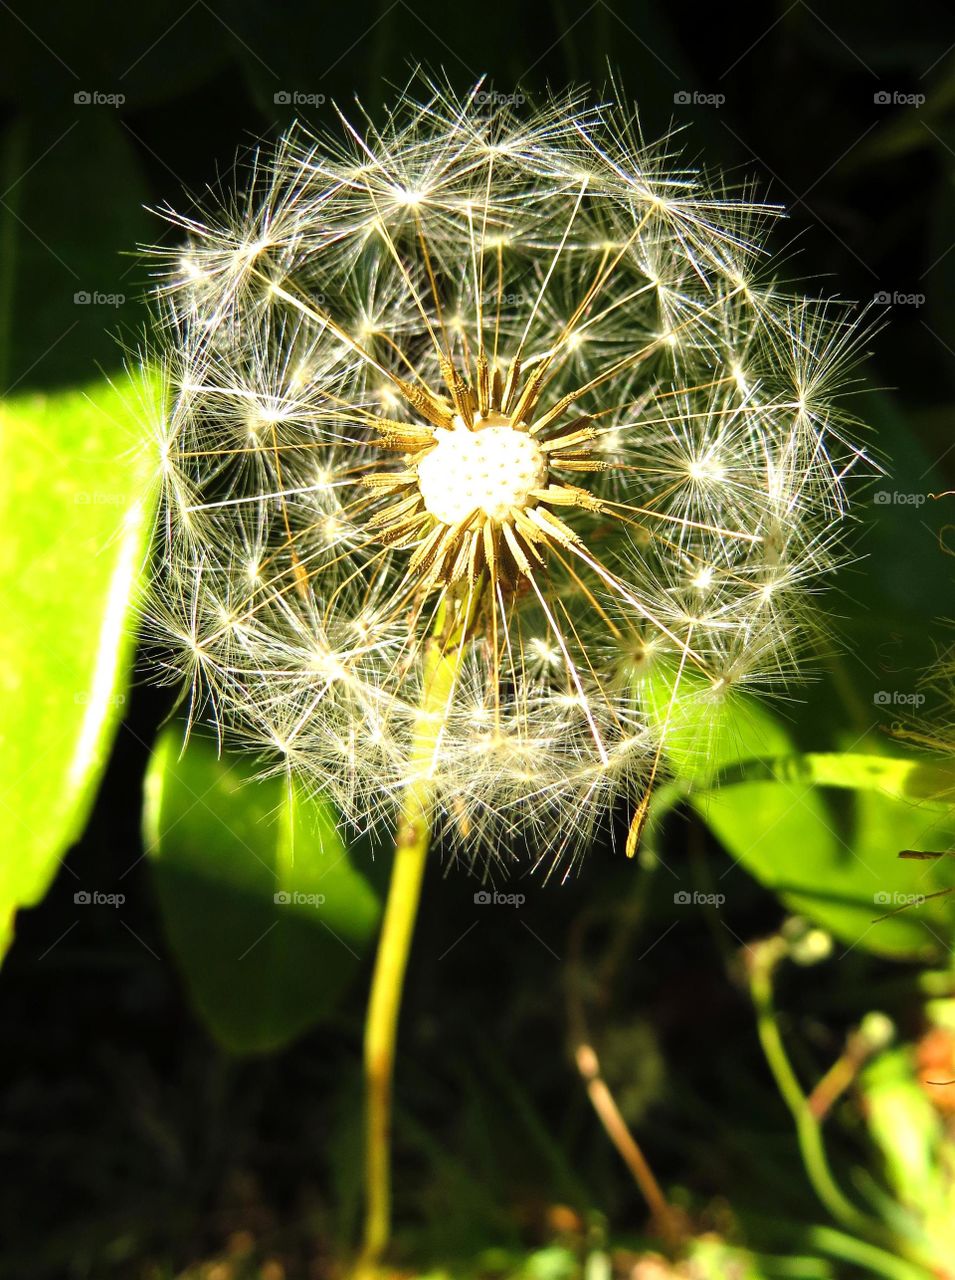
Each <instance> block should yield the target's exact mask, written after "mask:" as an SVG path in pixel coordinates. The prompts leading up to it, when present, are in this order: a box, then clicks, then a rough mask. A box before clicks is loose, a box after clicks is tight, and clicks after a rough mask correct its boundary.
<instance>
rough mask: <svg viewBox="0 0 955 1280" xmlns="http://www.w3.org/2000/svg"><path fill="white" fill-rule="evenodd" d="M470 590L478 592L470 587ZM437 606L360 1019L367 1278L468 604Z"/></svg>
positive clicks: (385, 1197)
mask: <svg viewBox="0 0 955 1280" xmlns="http://www.w3.org/2000/svg"><path fill="white" fill-rule="evenodd" d="M475 594H477V593H475ZM449 612H450V611H449V610H448V609H447V608H446V607H444V606H443V607H442V608H441V609H440V610H439V611H438V616H437V619H436V622H435V626H434V630H433V632H432V635H431V638H430V639H429V640H428V642H427V647H426V649H425V655H424V684H423V690H422V697H421V705H420V707H419V709H418V715H417V718H416V720H415V726H414V732H413V736H412V745H411V751H410V753H409V758H408V776H409V783H408V787H407V789H406V791H405V795H404V801H403V803H402V807H401V813H400V815H399V818H398V825H397V830H396V833H395V857H394V864H393V867H392V872H391V881H390V884H389V887H388V900H387V902H386V904H385V914H384V919H383V921H382V926H381V935H380V938H379V942H378V952H377V955H376V957H375V970H374V975H373V977H372V983H371V995H370V998H369V1004H368V1013H367V1016H366V1021H365V1049H364V1062H365V1224H364V1238H363V1243H362V1253H361V1257H360V1259H359V1263H358V1268H357V1272H356V1276H359V1277H361V1276H367V1277H371V1276H374V1275H375V1274H376V1268H377V1266H378V1263H379V1261H380V1259H381V1257H382V1255H383V1254H384V1252H385V1249H386V1248H387V1246H388V1242H389V1239H390V1235H391V1127H392V1120H391V1117H392V1082H393V1078H394V1064H395V1043H396V1039H397V1031H398V1015H399V1012H400V1008H401V994H402V990H403V988H404V979H405V971H406V969H407V966H408V956H409V953H410V950H411V939H412V936H413V933H414V926H415V920H416V918H417V914H418V903H419V901H420V898H421V885H422V881H423V878H424V869H425V863H426V861H427V856H428V849H429V847H430V844H431V825H432V807H433V799H434V783H433V780H432V774H433V762H434V757H435V753H436V750H437V748H438V745H439V742H440V739H441V733H442V730H443V728H444V724H445V721H446V718H447V709H448V706H449V704H450V701H451V695H452V693H453V691H454V685H455V682H456V680H457V677H458V672H459V671H460V668H461V660H462V657H463V654H464V641H465V639H466V632H467V629H468V626H469V621H470V618H471V616H472V609H471V608H470V607H469V608H467V609H465V610H464V613H463V616H460V615H459V616H458V617H455V616H454V615H452V616H451V618H450V622H449Z"/></svg>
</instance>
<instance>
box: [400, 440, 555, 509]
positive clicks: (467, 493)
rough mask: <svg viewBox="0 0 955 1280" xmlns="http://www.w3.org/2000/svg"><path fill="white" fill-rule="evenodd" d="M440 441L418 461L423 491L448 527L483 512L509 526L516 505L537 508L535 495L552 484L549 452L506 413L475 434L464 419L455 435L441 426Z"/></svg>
mask: <svg viewBox="0 0 955 1280" xmlns="http://www.w3.org/2000/svg"><path fill="white" fill-rule="evenodd" d="M434 438H435V441H436V444H435V447H434V448H433V449H432V450H431V452H430V453H429V454H426V456H425V457H424V458H422V459H421V461H420V462H419V463H418V488H419V490H420V492H421V497H422V500H423V502H424V505H425V507H426V509H427V510H428V511H429V512H430V513H431V515H433V516H434V518H435V519H436V520H439V521H441V523H442V524H447V525H454V524H458V523H459V522H460V521H462V520H466V519H467V518H468V516H470V515H473V514H474V513H475V512H477V511H481V512H483V513H484V515H485V516H486V517H487V519H488V520H496V521H498V522H503V521H505V520H507V519H508V518H509V515H510V512H511V510H512V509H513V508H514V507H517V508H519V509H523V508H524V507H527V506H530V505H532V503H533V499H532V497H531V493H532V491H533V490H535V489H540V488H541V487H542V486H543V485H544V484H545V483H546V480H547V459H546V457H545V455H544V452H543V450H542V449H541V448H540V446H539V445H538V444H537V442H536V441H535V440H534V438H533V437H532V436H530V435H528V433H527V431H526V430H520V429H518V428H517V427H513V426H511V424H510V423H509V422H508V420H507V419H506V418H504V417H503V416H502V415H489V416H488V417H487V418H484V419H483V420H482V419H478V420H477V422H476V423H475V426H474V429H473V430H471V429H469V428H468V427H467V426H466V425H465V424H464V423H463V422H461V421H460V419H458V420H457V421H456V423H455V427H454V430H453V431H446V430H444V429H443V428H442V427H436V428H435V432H434Z"/></svg>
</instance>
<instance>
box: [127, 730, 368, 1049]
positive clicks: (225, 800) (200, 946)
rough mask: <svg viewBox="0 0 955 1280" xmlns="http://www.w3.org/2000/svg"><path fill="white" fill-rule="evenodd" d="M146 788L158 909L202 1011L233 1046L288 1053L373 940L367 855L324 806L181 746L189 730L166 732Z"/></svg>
mask: <svg viewBox="0 0 955 1280" xmlns="http://www.w3.org/2000/svg"><path fill="white" fill-rule="evenodd" d="M145 785H146V805H145V812H144V819H143V820H144V823H145V830H146V842H147V848H148V850H149V852H150V854H151V856H152V857H153V859H154V860H155V867H156V888H157V892H158V894H159V904H160V908H161V910H162V914H163V919H164V922H165V925H166V929H167V932H168V935H169V942H170V945H171V947H172V949H173V951H174V953H175V955H176V958H177V960H178V961H179V963H180V965H181V966H182V968H183V971H184V974H185V978H186V982H187V984H188V986H189V988H190V990H191V991H192V994H193V998H194V1000H195V1002H196V1004H197V1006H198V1008H199V1010H200V1012H201V1013H202V1015H203V1016H204V1017H205V1018H207V1019H208V1021H209V1025H210V1027H211V1028H212V1029H213V1031H215V1033H216V1034H217V1035H218V1037H219V1038H220V1039H221V1040H222V1043H223V1044H224V1045H225V1046H226V1048H229V1049H232V1050H234V1051H236V1052H246V1053H247V1052H251V1051H255V1052H262V1051H265V1050H269V1049H277V1048H280V1047H281V1046H283V1045H284V1044H286V1043H287V1042H288V1041H289V1040H291V1039H293V1038H294V1037H296V1036H298V1035H301V1033H302V1032H303V1031H304V1030H306V1029H307V1028H308V1027H310V1026H312V1025H313V1024H314V1023H315V1022H316V1021H318V1019H319V1018H320V1017H321V1016H322V1014H323V1013H327V1012H328V1011H329V1010H330V1009H331V1008H333V1007H334V1004H335V1001H336V999H337V998H338V997H339V996H340V995H341V993H342V992H343V990H345V989H346V987H347V984H348V981H349V979H350V978H352V977H353V976H354V975H355V972H356V970H357V969H358V966H359V965H360V963H361V954H360V953H365V952H367V950H368V944H369V942H370V941H371V940H372V938H373V935H374V932H375V926H376V925H377V922H378V916H379V905H378V898H377V897H376V895H375V893H374V891H373V889H372V888H371V886H370V885H369V883H368V881H367V880H366V879H365V878H364V877H363V876H362V874H361V873H360V872H359V871H358V870H356V868H355V866H354V865H353V861H354V860H356V859H357V857H358V856H359V850H357V849H352V850H349V849H346V847H345V843H344V841H343V839H342V835H341V833H340V831H338V830H337V828H336V825H335V822H336V815H335V813H334V812H333V811H332V810H331V809H330V807H329V805H328V804H327V803H323V802H322V801H321V800H318V799H306V798H304V797H302V796H301V795H300V794H299V792H298V790H297V788H296V786H295V784H294V782H292V781H290V780H287V779H285V778H271V779H268V780H259V779H257V778H256V776H255V773H254V771H253V770H252V769H251V768H250V767H249V766H248V765H247V763H246V762H245V761H244V760H243V759H242V758H239V759H236V758H234V757H233V758H230V759H229V760H228V761H226V760H224V759H222V758H221V757H220V756H219V754H218V753H217V752H216V750H215V748H214V746H213V745H212V744H211V743H209V742H207V741H204V740H203V739H201V738H193V739H192V741H191V742H190V744H189V746H188V747H187V748H185V749H183V746H182V730H181V729H180V728H174V729H169V730H167V731H166V733H165V734H164V735H163V736H162V737H161V738H160V740H159V742H158V743H157V745H156V748H155V751H154V752H153V758H152V760H151V761H150V765H149V770H148V772H147V774H146V784H145ZM365 857H366V859H367V858H368V852H367V850H365ZM356 948H357V950H356ZM247 959H248V961H249V962H248V963H245V961H246V960H247Z"/></svg>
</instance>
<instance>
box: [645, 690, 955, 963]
mask: <svg viewBox="0 0 955 1280" xmlns="http://www.w3.org/2000/svg"><path fill="white" fill-rule="evenodd" d="M671 688H672V680H671V678H670V677H668V676H667V675H666V674H665V673H664V674H660V673H658V674H657V675H656V677H655V678H654V679H653V680H652V681H651V680H647V681H645V682H643V685H642V695H643V698H644V703H645V705H646V706H647V708H648V709H649V711H650V713H651V715H652V716H653V717H654V718H655V719H656V721H657V723H658V724H660V725H663V724H666V725H667V733H666V751H667V757H668V762H669V764H670V767H671V769H672V771H673V772H674V773H675V774H676V775H677V778H678V779H680V780H682V781H685V782H686V783H687V784H688V796H687V798H688V802H689V803H690V805H691V806H692V807H693V808H694V809H695V810H696V811H697V813H699V815H700V817H701V818H702V819H703V821H704V822H705V823H706V824H707V826H708V827H709V828H710V830H711V831H712V832H713V834H714V835H715V836H716V838H717V839H718V840H719V841H720V843H721V844H723V845H724V846H725V848H726V849H727V851H728V852H729V853H730V855H731V856H732V857H733V858H734V859H735V860H736V861H738V862H739V863H740V865H741V866H743V867H744V868H745V869H746V870H747V871H748V872H749V873H750V874H751V875H753V876H755V877H756V878H757V879H758V880H759V881H760V882H761V883H762V884H764V885H765V886H766V887H767V888H769V889H771V890H773V892H775V893H777V894H779V895H780V897H782V899H783V900H784V901H785V903H786V905H787V906H788V907H789V908H790V909H791V910H794V911H798V912H801V913H803V914H805V915H807V916H809V917H811V918H812V919H813V920H815V921H816V922H818V923H819V924H821V925H823V926H825V927H826V928H827V929H830V930H831V931H832V932H833V933H834V934H835V935H836V936H837V937H838V938H840V939H841V940H842V941H843V942H845V943H847V944H848V945H850V946H862V947H863V948H864V949H866V950H869V951H873V952H875V953H877V954H882V955H891V956H900V957H907V956H914V957H923V958H926V959H928V958H930V957H935V956H937V955H938V954H940V953H942V952H944V951H945V950H946V948H947V945H948V943H947V940H948V939H949V938H950V936H951V932H952V926H951V918H952V906H953V903H955V898H953V899H952V900H949V899H948V898H941V899H934V900H926V899H928V895H930V894H931V893H933V892H936V891H937V890H938V889H940V888H942V887H944V886H947V885H948V884H949V883H951V880H952V872H953V870H955V868H952V867H950V866H949V865H948V864H949V863H950V862H955V859H940V860H939V861H938V862H937V863H926V862H911V861H904V860H900V859H899V858H898V856H897V855H898V853H899V851H900V850H901V849H904V848H916V849H925V848H936V849H947V848H949V847H950V846H951V843H952V839H953V836H955V815H952V817H950V816H949V815H950V813H951V807H950V803H948V802H946V801H945V791H946V790H948V789H949V774H948V770H947V769H946V768H945V767H944V766H942V765H932V764H922V763H919V762H912V761H901V760H893V759H891V758H890V757H882V756H876V755H874V754H873V755H872V756H871V757H868V759H869V760H871V762H872V763H871V764H866V759H867V758H866V757H864V756H862V755H860V754H858V753H854V754H849V755H847V756H845V757H840V756H839V755H838V754H836V753H832V754H829V755H818V756H805V757H800V756H799V755H798V754H797V752H796V750H795V747H794V745H793V743H792V741H791V739H790V738H789V735H788V734H787V732H786V730H785V728H784V726H783V725H782V724H781V723H780V722H779V721H778V720H776V719H775V717H773V716H772V714H771V713H770V712H769V711H768V710H767V709H766V707H764V706H762V705H761V704H760V703H758V702H756V701H755V699H753V698H750V697H748V696H747V695H746V694H739V693H734V694H733V695H732V696H730V697H726V696H716V695H714V694H712V693H711V692H710V691H709V690H708V689H707V688H706V687H705V686H703V684H702V682H700V681H699V680H698V679H697V678H696V677H693V676H690V677H687V676H686V674H684V676H683V679H682V680H681V689H680V693H679V696H678V697H677V698H675V699H674V698H672V697H671ZM766 757H769V758H772V757H776V760H777V762H778V763H774V764H772V765H770V766H768V767H767V769H766V773H767V777H766V780H765V781H761V780H756V781H746V782H742V783H739V784H738V785H724V786H719V785H715V786H714V780H715V779H716V778H717V777H718V775H719V774H720V773H726V772H727V771H732V770H733V768H734V767H736V766H739V765H740V764H741V763H744V762H745V761H747V760H750V761H756V760H759V759H760V758H766ZM790 760H791V762H792V764H791V765H790V764H789V763H788V761H790ZM800 762H802V763H801V765H800ZM711 788H712V789H711ZM833 789H841V791H842V794H841V796H837V795H836V794H835V792H834V790H833ZM845 791H848V792H849V793H850V794H848V795H847V794H845ZM837 799H839V800H841V803H837V802H836V801H837ZM943 803H944V807H940V806H941V805H942V804H943ZM717 887H718V888H720V890H721V891H722V892H724V893H727V892H730V891H731V882H730V881H729V880H727V881H726V882H725V885H723V886H717ZM900 907H901V908H904V910H902V911H901V912H899V913H898V914H894V915H891V914H890V915H888V918H886V919H879V917H883V916H886V915H887V913H891V912H894V911H896V909H897V908H900Z"/></svg>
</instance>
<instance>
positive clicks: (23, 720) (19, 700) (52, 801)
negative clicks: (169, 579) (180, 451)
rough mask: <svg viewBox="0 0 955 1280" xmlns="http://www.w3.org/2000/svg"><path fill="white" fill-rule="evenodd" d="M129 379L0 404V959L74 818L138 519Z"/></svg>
mask: <svg viewBox="0 0 955 1280" xmlns="http://www.w3.org/2000/svg"><path fill="white" fill-rule="evenodd" d="M150 411H151V410H150V390H149V387H148V386H147V384H146V382H145V381H144V380H142V379H140V378H136V379H135V380H133V379H127V378H125V377H124V379H123V380H122V381H120V382H119V383H118V384H117V385H115V386H113V385H110V384H108V383H105V382H103V383H98V384H96V385H95V386H92V387H90V388H89V389H88V390H86V391H72V392H66V393H62V394H59V395H56V396H49V397H45V396H30V397H23V398H19V399H15V400H10V401H8V402H6V403H4V404H0V487H2V488H0V492H2V500H0V597H2V599H3V601H4V610H5V611H4V618H3V627H2V629H0V706H2V713H0V714H2V731H0V814H2V820H3V828H4V840H3V852H2V857H0V954H2V952H3V951H4V950H5V949H6V947H7V945H8V943H9V939H10V930H11V927H12V922H13V914H14V912H15V911H16V909H17V907H19V906H32V905H33V904H35V903H36V902H38V901H39V900H40V899H41V898H42V896H43V894H44V893H45V892H46V889H47V887H48V885H49V884H50V881H51V880H52V879H53V876H54V874H55V872H56V869H57V866H58V864H59V860H60V858H61V856H62V855H63V853H64V852H65V850H66V849H67V848H68V847H69V845H70V844H71V843H72V842H73V841H75V840H76V839H77V838H78V837H79V835H80V833H81V831H82V829H83V826H84V824H85V822H86V818H87V815H88V813H89V810H90V807H91V804H92V801H93V797H94V795H95V792H96V787H97V785H98V783H99V778H100V775H101V773H102V770H103V766H104V764H105V762H106V757H107V755H108V752H109V748H110V743H111V741H112V737H113V733H114V731H115V729H116V727H117V725H118V723H119V720H120V719H121V717H122V708H123V703H124V701H125V690H126V687H127V680H128V673H129V664H130V659H131V652H132V645H133V636H132V632H133V626H132V619H131V615H130V600H131V597H132V595H133V593H134V591H135V589H136V586H137V583H138V580H139V577H140V573H141V571H142V568H143V563H144V559H145V552H146V544H147V541H148V535H149V528H150V525H151V522H152V510H153V496H152V493H151V483H150V473H151V470H152V462H151V459H150V456H149V451H148V449H145V448H144V447H143V444H144V439H145V436H146V433H147V428H146V425H145V424H146V423H147V422H148V419H149V414H150Z"/></svg>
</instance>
